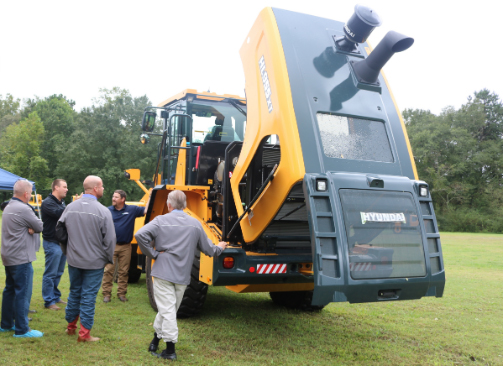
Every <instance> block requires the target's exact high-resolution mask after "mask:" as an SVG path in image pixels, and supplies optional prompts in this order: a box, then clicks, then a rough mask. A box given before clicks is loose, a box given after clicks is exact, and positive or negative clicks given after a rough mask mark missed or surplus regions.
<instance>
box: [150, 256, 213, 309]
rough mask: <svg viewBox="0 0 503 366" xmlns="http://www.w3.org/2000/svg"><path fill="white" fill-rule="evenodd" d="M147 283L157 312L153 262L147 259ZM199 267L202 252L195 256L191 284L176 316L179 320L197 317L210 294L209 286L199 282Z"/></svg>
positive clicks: (151, 302) (152, 303)
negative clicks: (152, 273) (152, 274)
mask: <svg viewBox="0 0 503 366" xmlns="http://www.w3.org/2000/svg"><path fill="white" fill-rule="evenodd" d="M146 264H147V265H146V271H145V272H146V281H147V291H148V299H149V301H150V306H152V309H154V310H155V311H157V304H156V302H155V298H154V284H153V282H152V276H151V272H152V261H151V260H150V258H148V257H147V263H146ZM199 266H200V252H199V251H197V252H196V254H195V256H194V262H193V264H192V269H191V272H190V284H189V285H188V286H187V288H186V289H185V293H184V294H183V298H182V303H181V304H180V308H179V309H178V313H177V314H176V316H177V318H180V319H182V318H190V317H192V316H194V315H197V314H199V313H200V312H201V310H202V309H203V305H204V301H205V300H206V294H207V293H208V285H207V284H205V283H204V282H200V281H199Z"/></svg>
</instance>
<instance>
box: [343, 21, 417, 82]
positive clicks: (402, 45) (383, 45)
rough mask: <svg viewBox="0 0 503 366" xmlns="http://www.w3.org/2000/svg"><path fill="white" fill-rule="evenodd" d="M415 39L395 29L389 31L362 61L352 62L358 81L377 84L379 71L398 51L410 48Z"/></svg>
mask: <svg viewBox="0 0 503 366" xmlns="http://www.w3.org/2000/svg"><path fill="white" fill-rule="evenodd" d="M413 43H414V39H413V38H411V37H407V36H404V35H403V34H400V33H398V32H395V31H389V32H388V33H387V34H386V36H385V37H384V38H383V39H382V41H381V42H379V44H378V45H377V47H376V48H375V50H373V51H372V52H371V53H370V55H369V56H368V57H367V58H366V59H365V60H362V61H358V62H355V63H352V66H353V70H354V72H355V75H356V77H357V79H358V81H360V82H363V83H367V84H376V82H377V78H378V77H379V72H380V71H381V69H382V68H383V66H384V65H385V64H386V62H388V61H389V59H390V58H391V57H392V56H393V55H394V54H395V53H396V52H402V51H405V50H406V49H408V48H409V47H410V46H412V44H413Z"/></svg>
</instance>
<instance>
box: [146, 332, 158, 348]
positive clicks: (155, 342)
mask: <svg viewBox="0 0 503 366" xmlns="http://www.w3.org/2000/svg"><path fill="white" fill-rule="evenodd" d="M159 341H160V339H159V338H157V333H156V332H154V338H153V339H152V342H150V345H149V346H148V351H149V352H150V353H155V352H157V349H158V348H159Z"/></svg>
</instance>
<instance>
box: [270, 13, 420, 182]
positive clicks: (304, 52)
mask: <svg viewBox="0 0 503 366" xmlns="http://www.w3.org/2000/svg"><path fill="white" fill-rule="evenodd" d="M273 11H274V15H275V17H276V22H277V25H278V29H279V32H280V35H281V41H282V45H283V51H284V54H285V59H286V63H287V68H288V76H289V80H290V85H291V89H292V98H293V104H294V109H295V115H296V118H297V124H298V129H299V134H300V139H301V145H302V152H303V155H304V163H305V168H306V172H307V173H323V172H327V171H348V172H365V173H376V174H390V175H405V176H407V177H409V178H411V179H414V175H413V171H412V166H411V164H410V158H409V153H408V150H407V145H406V142H405V139H404V135H403V131H402V127H401V124H400V121H399V117H398V115H397V114H396V111H395V108H394V104H393V103H392V100H391V96H390V95H389V92H388V90H387V88H386V85H385V83H384V80H383V79H382V77H380V78H379V81H380V84H381V86H382V96H381V95H380V94H379V93H378V92H375V91H368V90H362V89H358V88H357V87H356V86H355V83H354V82H353V77H352V75H351V71H350V67H349V65H348V60H357V61H359V60H361V58H358V57H352V56H346V55H344V54H339V53H336V52H335V43H334V41H333V39H332V35H342V27H343V26H344V23H342V22H338V21H334V20H330V19H324V18H318V17H314V16H310V15H306V14H300V13H294V12H290V11H286V10H281V9H273ZM336 16H337V15H336ZM345 16H346V15H341V17H345ZM340 20H345V19H340ZM360 49H361V50H362V51H363V47H362V46H361V45H360ZM327 60H328V61H329V62H328V63H326V64H327V65H328V66H327V65H325V66H324V64H323V63H324V62H325V61H327ZM317 112H325V113H335V114H339V115H344V116H350V117H363V118H367V119H375V120H380V121H383V122H385V124H386V131H387V134H388V137H389V139H390V143H391V145H392V151H393V155H394V156H395V159H394V162H392V163H383V162H369V161H361V160H344V159H336V158H328V157H326V156H325V155H324V154H323V149H322V147H321V142H320V134H319V132H318V126H317V123H316V113H317Z"/></svg>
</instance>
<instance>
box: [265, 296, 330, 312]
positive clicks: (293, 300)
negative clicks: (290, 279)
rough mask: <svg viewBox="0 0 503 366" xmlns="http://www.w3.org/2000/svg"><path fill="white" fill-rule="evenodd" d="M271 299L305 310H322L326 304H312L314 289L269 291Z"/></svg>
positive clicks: (280, 303) (281, 304)
mask: <svg viewBox="0 0 503 366" xmlns="http://www.w3.org/2000/svg"><path fill="white" fill-rule="evenodd" d="M269 296H271V300H272V301H273V302H274V303H275V304H276V305H279V306H285V307H287V308H291V309H298V310H303V311H320V310H321V309H323V308H324V307H325V306H326V305H321V306H318V305H311V301H312V300H313V291H290V292H269Z"/></svg>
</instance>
